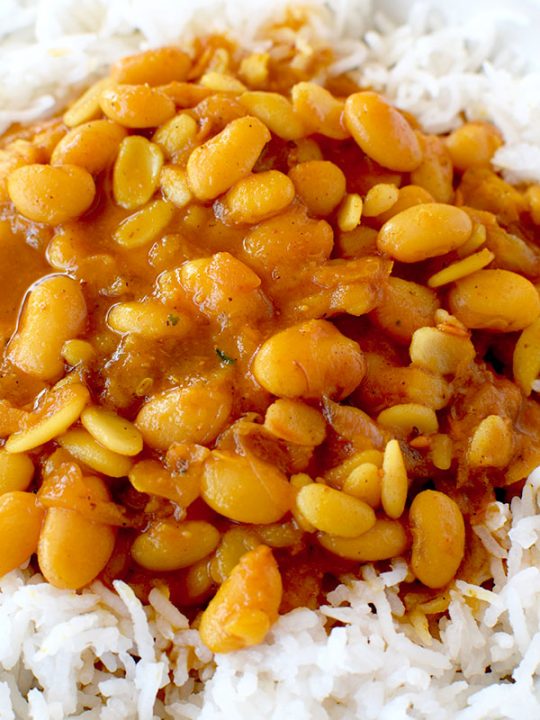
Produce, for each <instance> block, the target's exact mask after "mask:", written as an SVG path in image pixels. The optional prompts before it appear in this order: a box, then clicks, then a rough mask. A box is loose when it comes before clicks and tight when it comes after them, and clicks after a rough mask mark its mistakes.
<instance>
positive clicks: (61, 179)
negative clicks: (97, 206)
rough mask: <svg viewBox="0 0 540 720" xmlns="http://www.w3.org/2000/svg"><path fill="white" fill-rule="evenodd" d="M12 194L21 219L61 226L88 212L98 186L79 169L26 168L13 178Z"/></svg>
mask: <svg viewBox="0 0 540 720" xmlns="http://www.w3.org/2000/svg"><path fill="white" fill-rule="evenodd" d="M8 193H9V197H10V199H11V201H12V203H13V204H14V205H15V208H16V209H17V211H18V212H20V213H21V215H24V216H25V217H27V218H29V219H30V220H35V221H36V222H42V223H47V224H48V225H58V224H59V223H63V222H67V221H68V220H74V219H75V218H78V217H79V216H80V215H82V214H83V213H84V212H86V211H87V210H88V208H89V207H90V205H91V204H92V202H93V201H94V196H95V194H96V186H95V185H94V180H93V179H92V176H91V175H90V173H89V172H88V171H87V170H83V169H82V168H80V167H77V166H76V165H61V166H60V167H53V166H52V165H25V166H24V167H21V168H18V169H16V170H14V171H13V172H12V173H11V174H10V175H9V177H8Z"/></svg>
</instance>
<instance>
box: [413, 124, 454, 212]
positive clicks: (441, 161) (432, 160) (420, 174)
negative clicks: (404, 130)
mask: <svg viewBox="0 0 540 720" xmlns="http://www.w3.org/2000/svg"><path fill="white" fill-rule="evenodd" d="M418 137H419V139H420V146H421V148H422V154H423V158H422V162H421V163H420V165H419V166H418V167H417V168H416V169H415V170H413V171H412V173H411V182H412V183H414V184H415V185H418V186H420V187H422V188H424V190H427V191H428V192H429V193H430V195H432V196H433V198H434V199H435V200H436V201H437V202H441V203H451V202H452V200H453V198H454V187H453V179H454V168H453V167H452V159H451V157H450V153H449V152H448V150H447V148H446V145H445V144H444V140H442V139H441V138H440V137H437V135H423V134H422V133H418Z"/></svg>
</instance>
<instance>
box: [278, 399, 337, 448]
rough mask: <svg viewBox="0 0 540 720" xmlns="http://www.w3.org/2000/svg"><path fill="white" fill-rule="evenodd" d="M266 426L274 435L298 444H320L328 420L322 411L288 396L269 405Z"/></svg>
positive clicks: (324, 434)
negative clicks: (289, 398)
mask: <svg viewBox="0 0 540 720" xmlns="http://www.w3.org/2000/svg"><path fill="white" fill-rule="evenodd" d="M264 427H265V428H266V429H267V430H268V431H269V432H271V433H272V435H275V436H276V437H279V438H281V439H282V440H285V441H286V442H291V443H295V444H296V445H311V446H315V445H320V444H321V443H322V442H324V438H325V437H326V421H325V419H324V417H323V415H322V413H320V412H319V411H318V410H316V409H315V408H312V407H310V406H309V405H305V404H304V403H302V402H299V401H298V400H288V399H286V398H282V399H280V400H276V401H275V402H273V403H272V405H270V406H269V408H268V409H267V411H266V415H265V418H264Z"/></svg>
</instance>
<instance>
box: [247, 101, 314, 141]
mask: <svg viewBox="0 0 540 720" xmlns="http://www.w3.org/2000/svg"><path fill="white" fill-rule="evenodd" d="M238 99H239V101H240V103H241V104H242V105H243V106H244V107H245V108H246V109H247V111H248V112H249V113H250V114H251V115H254V116H255V117H256V118H259V120H262V122H263V123H264V124H265V125H266V127H267V128H268V129H269V130H271V132H273V133H274V135H277V136H278V137H280V138H282V139H283V140H297V139H298V138H301V137H303V136H304V135H305V134H306V132H305V128H304V124H303V122H302V120H301V118H300V116H299V115H298V114H297V113H296V112H295V110H294V108H293V106H292V104H291V102H290V101H289V100H287V98H286V97H284V96H283V95H280V94H279V93H273V92H262V91H253V92H245V93H243V95H240V97H239V98H238Z"/></svg>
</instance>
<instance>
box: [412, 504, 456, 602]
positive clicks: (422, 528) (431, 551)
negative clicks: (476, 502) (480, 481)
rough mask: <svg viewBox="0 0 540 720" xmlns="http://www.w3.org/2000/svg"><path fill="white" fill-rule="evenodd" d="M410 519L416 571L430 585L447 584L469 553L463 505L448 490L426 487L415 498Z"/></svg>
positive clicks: (413, 567)
mask: <svg viewBox="0 0 540 720" xmlns="http://www.w3.org/2000/svg"><path fill="white" fill-rule="evenodd" d="M409 521H410V524H411V531H412V536H413V545H412V555H411V567H412V571H413V572H414V574H415V575H416V577H417V578H418V579H419V580H420V582H421V583H423V584H424V585H427V587H430V588H441V587H444V586H445V585H447V584H448V583H449V582H450V581H451V580H452V578H453V577H454V576H455V574H456V572H457V569H458V568H459V566H460V564H461V561H462V560H463V555H464V553H465V523H464V522H463V515H462V514H461V511H460V509H459V507H458V506H457V504H456V503H455V502H454V500H452V498H450V497H448V495H445V494H444V493H441V492H438V491H437V490H424V491H423V492H421V493H419V494H418V495H417V496H416V497H415V498H414V500H413V502H412V505H411V509H410V512H409Z"/></svg>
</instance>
